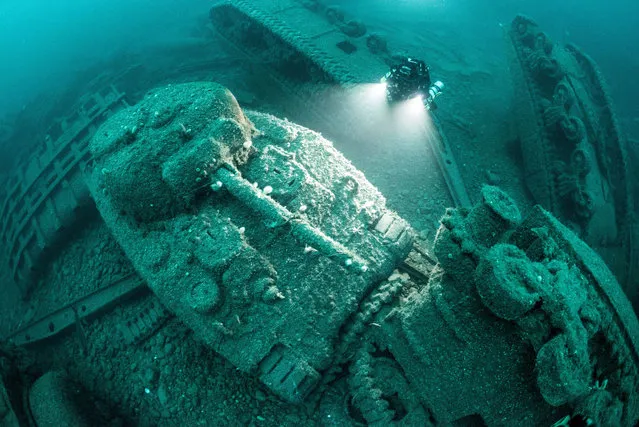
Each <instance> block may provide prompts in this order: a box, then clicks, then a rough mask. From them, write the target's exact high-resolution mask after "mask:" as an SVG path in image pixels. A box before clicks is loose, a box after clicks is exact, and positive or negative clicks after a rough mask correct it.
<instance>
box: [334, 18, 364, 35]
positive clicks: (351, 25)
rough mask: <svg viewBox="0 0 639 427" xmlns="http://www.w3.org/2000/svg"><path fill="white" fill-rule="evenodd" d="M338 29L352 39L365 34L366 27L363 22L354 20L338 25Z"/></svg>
mask: <svg viewBox="0 0 639 427" xmlns="http://www.w3.org/2000/svg"><path fill="white" fill-rule="evenodd" d="M339 28H340V30H341V31H342V33H344V34H346V35H347V36H349V37H353V38H357V37H362V36H363V35H364V34H366V25H364V23H363V22H361V21H358V20H355V19H354V20H352V21H348V22H347V23H345V24H340V25H339Z"/></svg>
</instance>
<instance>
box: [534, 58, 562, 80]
mask: <svg viewBox="0 0 639 427" xmlns="http://www.w3.org/2000/svg"><path fill="white" fill-rule="evenodd" d="M537 72H538V73H539V76H540V77H543V78H546V79H550V80H552V81H557V80H559V79H561V78H562V77H563V73H562V71H561V67H560V66H559V63H558V62H557V60H556V59H555V58H550V57H547V56H545V57H543V58H542V59H541V60H540V61H539V64H538V68H537Z"/></svg>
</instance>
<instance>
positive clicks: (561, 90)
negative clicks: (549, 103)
mask: <svg viewBox="0 0 639 427" xmlns="http://www.w3.org/2000/svg"><path fill="white" fill-rule="evenodd" d="M553 98H554V99H555V102H556V103H558V104H559V103H560V104H561V105H563V106H564V107H565V108H570V107H571V106H572V104H573V103H574V102H575V94H574V92H573V91H572V88H571V87H570V86H569V85H568V83H567V82H566V80H562V81H560V82H559V83H557V86H555V92H554V95H553Z"/></svg>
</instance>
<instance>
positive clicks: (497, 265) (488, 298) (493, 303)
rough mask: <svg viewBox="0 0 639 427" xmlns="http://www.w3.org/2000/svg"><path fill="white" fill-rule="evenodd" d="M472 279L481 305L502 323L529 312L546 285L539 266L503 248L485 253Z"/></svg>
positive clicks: (545, 275)
mask: <svg viewBox="0 0 639 427" xmlns="http://www.w3.org/2000/svg"><path fill="white" fill-rule="evenodd" d="M475 277H476V279H475V286H476V287H477V292H478V293H479V296H480V297H481V300H482V302H483V303H484V305H485V306H486V307H488V309H490V311H492V312H493V313H494V314H495V315H496V316H498V317H500V318H502V319H505V320H517V319H519V318H520V317H522V316H523V315H524V314H526V313H527V312H528V311H530V310H532V309H533V308H534V307H535V304H537V303H538V302H539V301H540V300H541V292H540V291H541V288H542V287H543V286H544V285H547V283H549V282H550V279H549V277H548V272H547V271H546V270H545V269H544V268H543V267H541V265H540V264H533V263H532V262H531V261H530V260H529V259H528V257H527V256H526V254H525V253H524V252H523V251H522V250H521V249H519V248H518V247H516V246H514V245H506V244H497V245H495V246H493V247H492V248H491V249H490V251H488V253H487V254H486V256H485V257H483V258H482V260H481V262H480V263H479V266H478V267H477V270H476V273H475Z"/></svg>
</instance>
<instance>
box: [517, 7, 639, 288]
mask: <svg viewBox="0 0 639 427" xmlns="http://www.w3.org/2000/svg"><path fill="white" fill-rule="evenodd" d="M508 37H509V40H510V42H511V46H512V60H511V62H512V67H511V71H512V76H513V83H514V87H515V116H516V117H517V125H518V129H519V135H520V141H521V150H522V155H523V160H524V170H525V179H526V184H527V186H528V188H529V190H530V192H531V193H532V195H533V197H534V199H535V201H536V202H537V203H539V204H541V205H542V206H543V207H544V208H546V209H548V210H549V211H551V212H552V213H553V214H554V215H555V216H557V217H558V218H559V219H561V220H562V221H563V222H564V223H566V224H569V225H570V226H571V228H572V229H573V230H574V231H576V232H577V233H578V234H579V235H580V236H581V237H582V238H583V239H585V241H586V242H587V243H588V244H589V245H591V246H592V247H593V248H595V249H596V250H597V251H598V252H599V254H600V255H601V256H602V257H603V258H604V259H605V260H606V261H607V262H608V265H609V266H610V268H611V269H613V271H614V272H615V274H616V275H617V277H618V279H619V281H620V282H621V283H622V286H624V288H625V289H626V291H627V293H628V295H629V297H630V298H631V299H636V298H633V295H634V294H635V293H636V291H633V288H635V287H636V286H635V285H634V284H632V283H630V282H631V271H632V270H633V268H636V266H635V267H633V263H634V261H633V260H632V254H633V251H634V249H633V245H634V243H633V233H632V229H633V226H632V224H633V221H634V218H633V200H632V197H633V196H632V188H631V187H632V186H633V185H634V184H633V183H632V179H631V178H630V174H629V164H628V161H629V160H628V154H627V148H626V141H625V140H624V138H623V137H622V135H621V132H620V130H619V125H618V123H617V119H616V117H615V114H614V112H613V108H612V101H611V99H610V96H609V94H608V90H607V88H606V85H605V83H604V82H603V78H602V76H601V73H600V71H599V70H598V68H597V66H596V64H595V63H594V61H593V60H592V59H591V58H589V57H588V56H587V55H585V54H584V53H583V52H582V51H581V50H579V49H578V48H577V47H575V46H574V45H567V46H566V47H562V46H559V45H556V44H553V42H552V41H551V40H550V39H549V38H548V36H546V35H545V34H544V33H543V32H542V31H541V30H540V29H539V27H538V26H537V24H536V23H535V22H534V21H533V20H531V19H529V18H527V17H524V16H518V17H516V18H515V19H514V20H513V22H512V25H511V27H510V29H509V30H508Z"/></svg>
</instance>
